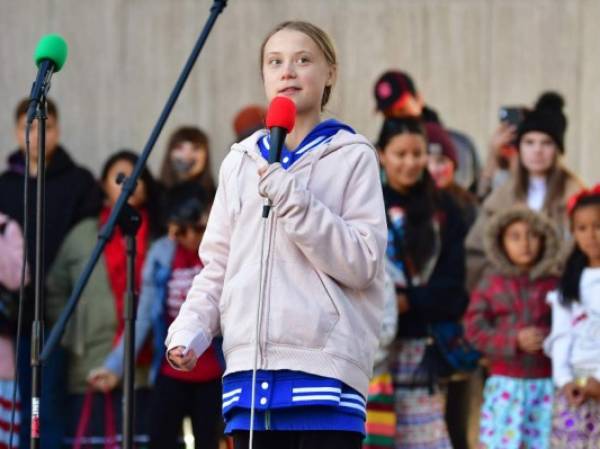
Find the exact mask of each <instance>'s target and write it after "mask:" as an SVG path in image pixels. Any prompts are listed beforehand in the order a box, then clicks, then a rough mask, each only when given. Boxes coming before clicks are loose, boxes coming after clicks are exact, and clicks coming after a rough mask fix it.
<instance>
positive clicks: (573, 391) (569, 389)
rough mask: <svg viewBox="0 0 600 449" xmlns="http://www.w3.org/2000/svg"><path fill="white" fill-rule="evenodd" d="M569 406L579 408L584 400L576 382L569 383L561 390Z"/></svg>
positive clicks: (581, 390) (584, 396)
mask: <svg viewBox="0 0 600 449" xmlns="http://www.w3.org/2000/svg"><path fill="white" fill-rule="evenodd" d="M562 392H563V394H564V395H565V397H566V398H567V402H568V403H569V405H571V406H573V407H579V406H580V405H581V404H583V402H584V401H585V399H586V395H585V393H584V391H583V389H582V388H581V387H580V386H579V385H577V383H576V382H569V383H568V384H566V385H565V386H564V387H563V388H562Z"/></svg>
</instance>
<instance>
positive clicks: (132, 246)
mask: <svg viewBox="0 0 600 449" xmlns="http://www.w3.org/2000/svg"><path fill="white" fill-rule="evenodd" d="M123 181H125V179H124V177H121V179H120V180H119V179H118V180H117V182H119V184H121V183H122V182H123ZM141 219H142V217H141V215H140V213H139V212H138V211H136V210H135V209H134V208H133V207H131V206H130V205H129V204H125V206H124V207H123V209H122V210H121V213H120V214H119V218H118V225H119V228H120V229H121V233H122V234H123V236H124V237H125V239H126V242H127V250H126V251H127V291H126V299H125V307H124V308H123V318H124V321H125V329H124V345H125V347H124V350H125V365H124V371H123V447H124V448H125V447H126V448H132V447H133V437H134V422H135V406H134V389H133V383H134V378H135V358H134V344H135V319H136V304H137V301H136V291H135V259H136V248H137V247H136V240H135V236H136V234H137V232H138V230H139V228H140V226H141V224H142V222H141Z"/></svg>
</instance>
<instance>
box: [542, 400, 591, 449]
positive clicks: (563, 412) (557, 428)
mask: <svg viewBox="0 0 600 449" xmlns="http://www.w3.org/2000/svg"><path fill="white" fill-rule="evenodd" d="M551 447H552V448H553V449H563V448H565V449H597V448H600V401H594V400H587V401H585V402H584V403H583V404H581V405H580V406H579V407H573V406H571V405H569V403H568V402H567V399H566V398H565V396H564V395H563V394H562V393H557V394H556V399H555V400H554V413H553V416H552V436H551Z"/></svg>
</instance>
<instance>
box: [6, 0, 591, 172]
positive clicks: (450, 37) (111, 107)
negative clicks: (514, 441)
mask: <svg viewBox="0 0 600 449" xmlns="http://www.w3.org/2000/svg"><path fill="white" fill-rule="evenodd" d="M211 4H212V2H211V1H209V0H101V1H98V0H19V1H14V0H0V61H2V63H1V64H0V98H1V101H2V106H3V107H2V108H0V158H2V159H4V157H5V155H6V154H7V153H8V152H9V150H10V149H11V148H12V147H13V146H14V139H13V130H12V128H13V117H12V114H13V108H14V105H15V103H16V102H17V101H18V100H19V99H20V98H21V97H23V96H24V95H26V94H28V93H29V89H30V85H31V82H32V81H33V78H34V76H35V73H36V70H35V68H34V65H33V63H32V57H31V55H32V54H33V51H34V49H35V46H36V43H37V41H38V39H39V38H40V36H42V35H43V34H45V33H49V32H58V33H60V34H62V35H63V36H64V37H65V39H66V40H67V41H68V43H69V46H70V54H69V58H68V60H67V63H66V65H65V67H64V68H63V70H62V71H61V72H60V73H59V74H57V75H56V76H55V78H54V80H53V85H52V91H51V94H52V97H54V98H55V99H56V100H57V101H58V102H59V105H60V111H61V115H62V131H63V141H64V143H65V144H66V146H67V147H68V148H69V149H70V150H71V151H72V153H73V154H74V155H75V157H76V158H77V159H78V160H79V161H81V162H82V163H84V164H85V165H87V166H88V167H89V168H91V169H92V170H94V171H95V172H96V173H97V172H98V171H99V168H100V165H101V163H102V161H103V160H104V159H105V158H106V156H107V155H108V154H109V153H111V152H112V151H114V150H116V149H117V148H121V147H132V148H134V149H141V148H142V147H143V145H144V143H145V142H146V140H147V138H148V135H149V133H150V129H151V127H152V125H153V124H154V122H155V121H156V119H157V117H158V114H159V112H160V110H161V108H162V106H163V104H164V102H165V101H166V98H167V96H168V94H169V92H170V90H171V88H172V86H173V85H174V83H175V80H176V77H177V76H178V74H179V72H180V70H181V67H182V66H183V63H184V61H185V59H186V58H187V56H188V54H189V52H190V50H191V48H192V46H193V44H194V42H195V40H196V38H197V36H198V34H199V32H200V30H201V28H202V26H203V24H204V22H205V20H206V18H207V16H208V12H209V7H210V5H211ZM290 18H300V19H307V20H309V21H313V22H315V23H316V24H318V25H320V26H322V27H323V28H324V29H325V30H327V31H328V32H329V33H330V34H331V35H332V37H333V38H334V40H335V42H336V45H337V49H338V53H339V55H338V56H339V59H340V78H339V83H338V85H337V86H336V88H335V90H334V95H333V99H332V102H331V103H330V105H329V113H330V114H331V115H333V116H336V117H338V118H341V119H342V120H345V121H347V122H349V123H350V124H351V125H353V126H354V127H355V128H357V129H358V130H359V131H361V132H362V133H364V134H365V135H367V136H368V137H371V138H374V137H375V136H376V135H377V132H378V127H379V125H380V123H381V120H380V118H379V117H378V116H377V115H376V114H375V113H374V107H375V104H374V100H373V96H372V86H373V83H374V81H375V80H376V78H377V76H378V75H379V74H380V73H381V72H382V71H384V70H385V69H387V68H390V67H396V68H402V69H405V70H407V71H409V72H410V73H412V75H413V76H414V78H415V79H416V81H417V84H418V86H419V88H420V90H421V91H422V93H423V94H424V96H425V98H426V100H427V102H428V103H430V104H431V105H433V106H434V107H435V108H436V109H438V111H439V112H440V113H441V115H442V118H443V119H444V121H445V122H446V124H447V125H449V126H451V127H455V128H458V129H461V130H464V131H466V132H467V133H468V134H470V135H471V136H473V137H474V139H475V141H476V143H477V144H478V145H479V148H480V151H481V152H482V153H484V152H485V151H486V150H487V148H486V143H487V141H488V138H489V135H490V133H491V131H492V130H493V128H494V127H495V125H496V124H497V110H498V108H499V107H500V106H501V105H505V104H531V103H532V102H533V101H534V100H535V98H536V97H537V95H538V94H539V93H540V92H541V91H542V90H544V89H557V90H559V91H560V92H562V93H563V94H564V96H565V98H566V100H567V108H566V112H567V114H568V117H569V128H568V131H567V152H566V153H567V154H566V157H567V163H568V165H569V166H571V167H572V168H573V169H574V170H575V171H576V172H578V173H579V174H580V175H581V176H582V177H583V178H584V180H586V181H587V182H594V181H598V180H600V176H599V175H598V169H599V168H600V152H599V151H598V150H597V149H596V142H598V141H600V126H598V125H597V122H598V118H599V117H600V101H598V99H599V98H600V95H599V94H600V83H598V82H596V80H598V78H599V75H600V56H599V54H598V49H597V47H598V42H599V41H600V40H599V37H600V36H599V35H598V31H597V30H598V27H597V24H598V23H600V1H599V0H230V1H229V5H228V6H227V8H226V9H225V12H224V13H223V15H222V16H221V17H220V18H219V20H218V22H217V24H216V27H215V29H214V31H213V33H212V35H211V36H210V38H209V41H208V42H207V45H206V47H205V50H204V52H203V53H202V55H201V56H200V59H199V61H198V63H197V65H196V67H195V69H194V72H193V74H192V76H191V77H190V80H189V82H188V84H187V86H186V87H185V89H184V91H183V93H182V96H181V97H180V99H179V102H178V103H177V105H176V107H175V110H174V113H173V115H172V117H171V119H170V120H169V121H168V123H167V126H166V128H165V131H164V132H163V136H162V137H161V139H160V140H159V144H158V145H157V148H156V149H155V152H154V154H153V156H152V158H151V161H150V163H151V166H152V167H153V168H157V167H158V166H159V164H160V161H161V159H162V155H163V151H164V142H165V138H166V135H167V134H168V133H169V132H170V131H171V130H173V129H174V128H175V127H176V126H178V125H181V124H184V123H185V124H188V123H190V124H197V125H199V126H201V127H202V128H204V129H206V130H207V131H208V132H209V134H210V135H211V137H212V142H213V151H214V153H215V157H214V165H215V166H214V167H213V168H215V169H217V168H218V164H219V163H220V161H221V160H222V158H223V156H224V154H225V152H226V151H227V149H228V145H229V143H230V142H231V140H232V139H233V132H232V130H231V124H230V123H231V118H232V117H233V115H234V114H235V112H236V111H237V109H238V108H239V107H240V106H242V105H245V104H247V103H249V102H263V101H264V98H263V92H262V87H261V83H260V78H259V73H258V63H257V60H258V55H257V53H258V48H259V45H260V42H261V40H262V38H263V36H264V35H265V34H266V32H267V31H268V30H269V29H270V28H271V27H272V26H273V25H275V24H276V23H278V22H280V21H282V20H285V19H290Z"/></svg>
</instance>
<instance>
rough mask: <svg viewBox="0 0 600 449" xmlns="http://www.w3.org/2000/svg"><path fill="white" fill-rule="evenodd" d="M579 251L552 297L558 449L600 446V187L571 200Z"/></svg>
mask: <svg viewBox="0 0 600 449" xmlns="http://www.w3.org/2000/svg"><path fill="white" fill-rule="evenodd" d="M569 215H570V217H571V223H572V232H573V237H574V238H575V248H573V250H572V252H571V254H570V256H569V258H568V259H567V263H566V266H565V269H564V272H563V275H562V278H561V281H560V286H559V288H558V291H557V292H553V293H552V294H550V295H549V297H548V300H549V302H550V303H551V305H552V333H551V335H550V337H549V338H548V339H547V341H546V343H545V349H546V352H547V353H548V355H549V356H550V357H551V358H552V368H553V378H554V383H555V384H556V387H557V388H558V389H559V392H558V394H557V397H556V399H555V403H554V418H553V425H552V446H551V447H552V448H561V449H562V448H570V449H584V448H585V449H588V448H589V449H591V448H597V447H599V445H600V427H599V426H598V423H599V422H600V184H599V185H596V186H595V187H594V188H593V189H591V190H584V191H582V192H580V193H579V194H578V195H576V196H574V197H572V199H571V200H570V201H569Z"/></svg>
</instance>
